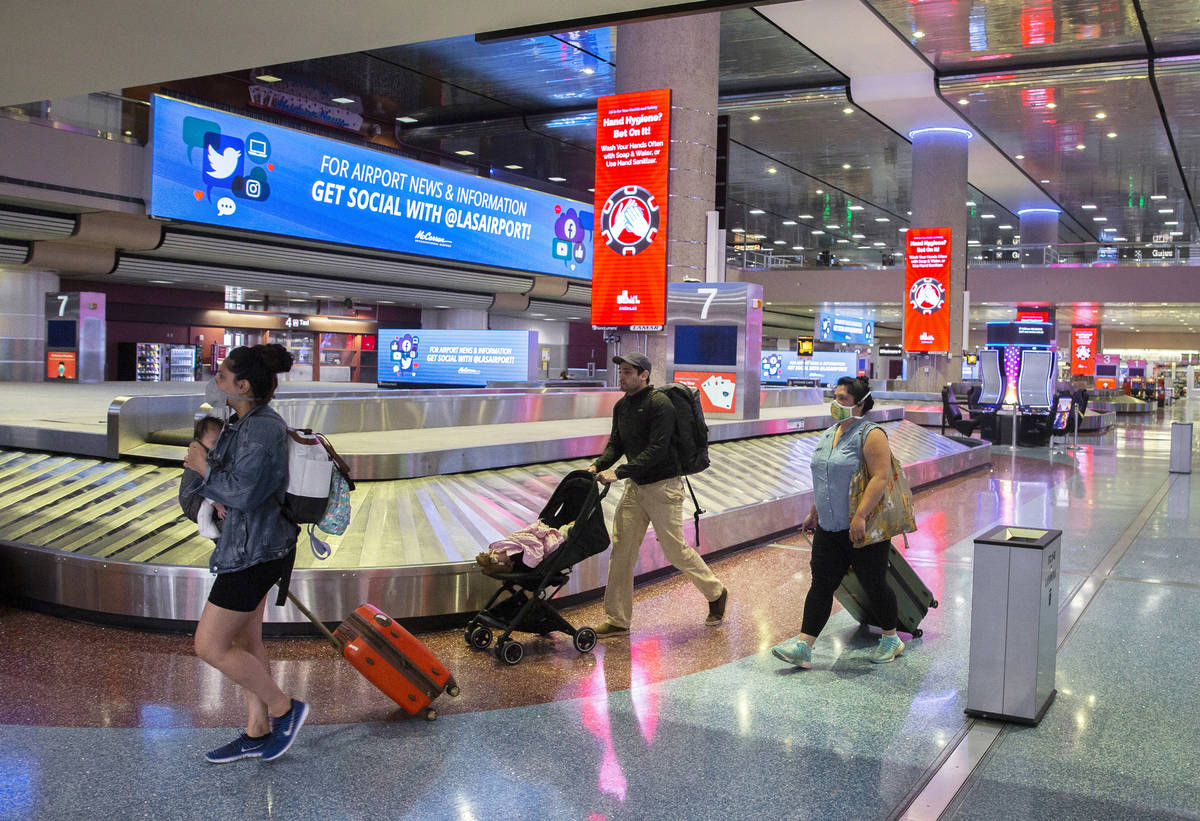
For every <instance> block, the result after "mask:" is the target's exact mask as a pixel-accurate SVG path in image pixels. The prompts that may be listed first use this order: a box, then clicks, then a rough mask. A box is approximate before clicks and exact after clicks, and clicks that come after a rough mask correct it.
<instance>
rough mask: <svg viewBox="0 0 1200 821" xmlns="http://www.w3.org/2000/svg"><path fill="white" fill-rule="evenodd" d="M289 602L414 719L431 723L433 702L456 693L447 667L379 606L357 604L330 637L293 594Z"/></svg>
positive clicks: (434, 716) (289, 594) (434, 715)
mask: <svg viewBox="0 0 1200 821" xmlns="http://www.w3.org/2000/svg"><path fill="white" fill-rule="evenodd" d="M288 598H289V599H291V600H292V604H294V605H296V607H297V608H299V610H300V612H301V613H303V614H304V615H305V616H307V617H308V620H309V621H311V622H312V623H313V624H315V625H316V626H317V629H318V630H320V631H321V632H322V633H323V634H324V635H325V638H326V639H328V640H329V643H330V644H332V645H333V646H334V648H335V649H336V650H337V651H338V652H340V653H341V654H342V656H343V657H344V658H345V659H346V661H348V662H350V663H351V664H352V665H354V668H355V669H356V670H358V672H360V673H362V674H363V676H365V677H366V679H367V681H369V682H371V683H372V684H374V685H375V686H376V687H378V688H379V689H380V690H382V691H383V693H384V695H386V696H387V697H388V698H390V699H391V700H392V701H394V702H396V703H397V704H399V705H400V706H401V707H403V708H404V710H405V712H407V713H409V714H410V715H416V714H417V713H422V714H423V715H424V716H425V718H427V719H429V720H431V721H432V720H433V719H435V718H437V713H436V712H434V710H433V708H431V707H430V706H429V705H430V703H431V702H432V701H433V700H434V699H435V698H437V697H438V696H440V695H441V694H442V693H448V694H449V695H451V696H457V695H458V685H457V684H456V683H455V681H454V677H453V676H451V675H450V671H449V670H447V669H446V665H444V664H442V663H441V662H440V661H438V658H437V656H435V655H434V654H433V653H432V652H430V650H429V648H428V647H426V646H425V645H424V644H422V643H421V641H420V640H419V639H417V638H416V637H415V636H413V634H412V633H410V632H408V631H407V630H405V629H404V628H403V627H401V626H400V625H399V623H397V622H396V621H395V620H394V619H392V618H391V617H390V616H388V614H387V613H384V612H383V611H382V610H380V609H379V608H378V607H376V606H375V605H373V604H364V605H361V606H359V607H358V609H356V610H355V611H354V612H353V613H351V614H350V615H349V616H348V617H347V618H346V620H345V621H343V622H342V623H341V624H339V625H338V626H337V629H336V630H334V631H333V632H332V633H330V632H329V630H328V629H326V627H325V625H323V624H321V622H320V621H318V620H317V618H316V617H315V616H314V615H313V614H312V613H310V612H309V611H308V609H307V608H306V607H305V606H304V605H303V604H301V603H300V602H299V601H298V600H297V599H296V597H295V596H294V595H292V594H291V593H290V592H289V593H288Z"/></svg>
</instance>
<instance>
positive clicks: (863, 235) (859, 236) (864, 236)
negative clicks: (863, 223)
mask: <svg viewBox="0 0 1200 821" xmlns="http://www.w3.org/2000/svg"><path fill="white" fill-rule="evenodd" d="M850 238H851V239H866V238H867V235H866V234H851V235H850Z"/></svg>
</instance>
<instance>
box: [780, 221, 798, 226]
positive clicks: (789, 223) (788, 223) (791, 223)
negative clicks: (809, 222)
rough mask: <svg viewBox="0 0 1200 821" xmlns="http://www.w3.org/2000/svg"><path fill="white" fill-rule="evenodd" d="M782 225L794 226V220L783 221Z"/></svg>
mask: <svg viewBox="0 0 1200 821" xmlns="http://www.w3.org/2000/svg"><path fill="white" fill-rule="evenodd" d="M783 224H784V225H795V224H796V221H795V220H784V221H783Z"/></svg>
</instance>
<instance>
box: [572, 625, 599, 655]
mask: <svg viewBox="0 0 1200 821" xmlns="http://www.w3.org/2000/svg"><path fill="white" fill-rule="evenodd" d="M595 646H596V631H595V630H593V629H592V628H590V627H581V628H579V631H578V632H576V633H575V649H576V650H578V651H579V652H581V653H590V652H591V651H592V648H593V647H595Z"/></svg>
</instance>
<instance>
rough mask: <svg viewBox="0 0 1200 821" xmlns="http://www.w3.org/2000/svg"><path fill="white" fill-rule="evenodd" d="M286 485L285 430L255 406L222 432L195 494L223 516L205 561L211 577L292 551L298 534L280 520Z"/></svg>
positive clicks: (271, 414) (268, 411) (277, 418)
mask: <svg viewBox="0 0 1200 821" xmlns="http://www.w3.org/2000/svg"><path fill="white" fill-rule="evenodd" d="M287 480H288V456H287V425H286V423H284V421H283V419H282V418H281V417H280V416H279V414H278V413H276V412H275V411H274V410H272V409H271V408H270V407H269V406H267V405H259V406H258V407H255V408H254V409H253V410H251V411H250V412H249V413H247V414H246V415H245V416H243V417H241V418H237V419H235V420H234V421H233V422H231V423H229V424H227V425H226V426H225V429H224V430H222V431H221V437H220V438H219V439H218V440H217V443H216V444H215V445H214V446H213V449H212V450H211V451H210V452H209V454H208V471H207V473H206V474H205V477H204V481H203V482H202V483H201V484H200V486H199V488H198V489H197V492H198V493H199V494H200V495H201V496H203V497H204V498H206V499H211V500H212V501H214V502H220V503H221V504H223V505H225V508H226V510H227V513H226V515H225V520H224V521H223V522H222V523H221V537H220V538H219V539H217V548H216V550H214V551H213V553H212V557H211V558H210V559H209V560H208V566H209V569H210V570H211V571H212V572H213V573H232V572H234V571H237V570H245V569H246V568H247V567H252V566H253V565H256V564H262V563H263V562H268V561H271V560H272V559H278V558H280V557H282V556H285V555H287V554H288V552H289V551H291V550H293V549H295V547H296V537H297V536H298V535H299V533H300V528H298V527H297V526H296V525H294V524H292V523H291V522H289V521H288V520H287V519H286V518H285V517H284V515H283V497H284V493H285V491H286V490H287Z"/></svg>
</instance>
